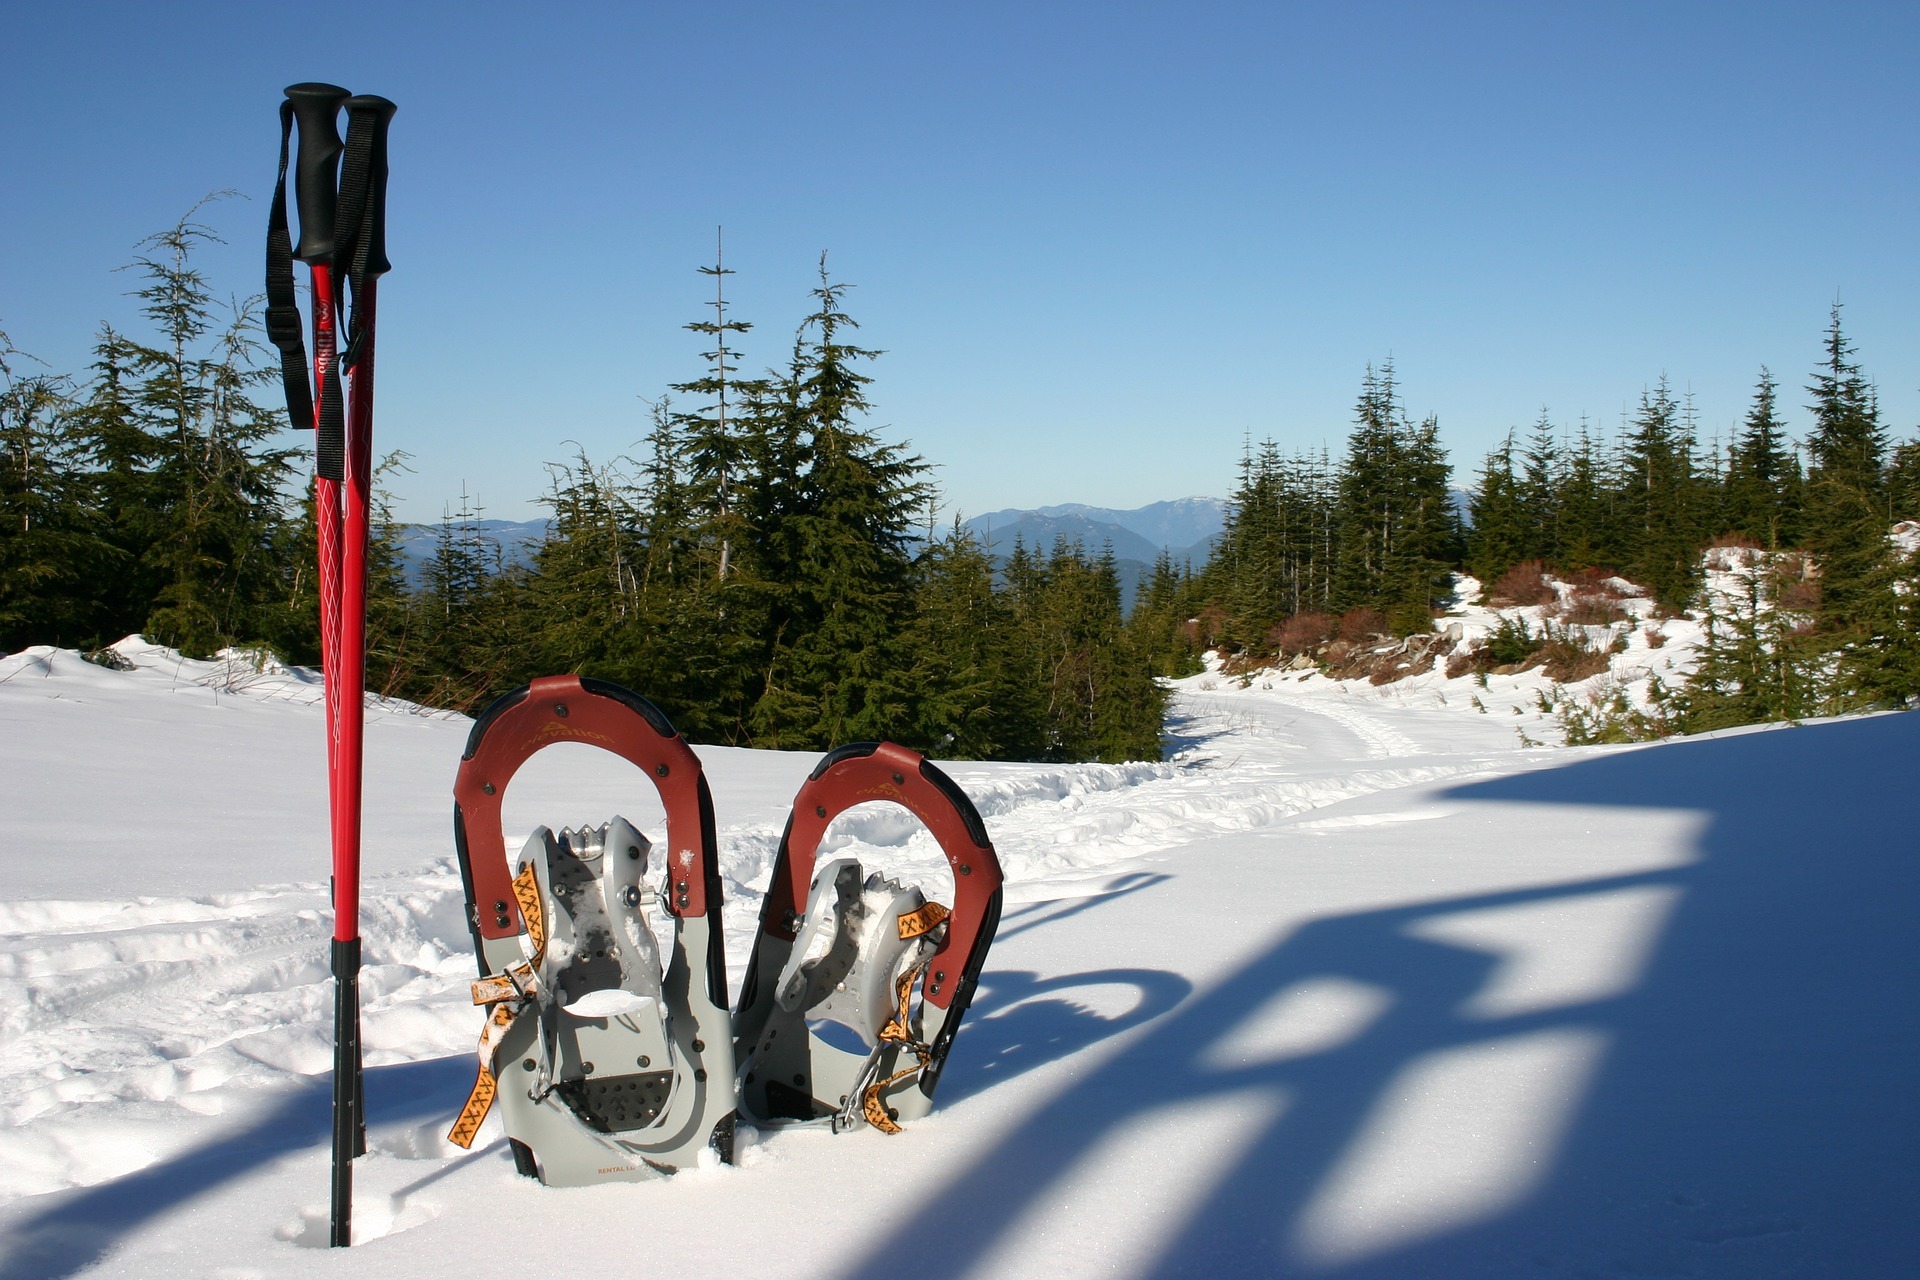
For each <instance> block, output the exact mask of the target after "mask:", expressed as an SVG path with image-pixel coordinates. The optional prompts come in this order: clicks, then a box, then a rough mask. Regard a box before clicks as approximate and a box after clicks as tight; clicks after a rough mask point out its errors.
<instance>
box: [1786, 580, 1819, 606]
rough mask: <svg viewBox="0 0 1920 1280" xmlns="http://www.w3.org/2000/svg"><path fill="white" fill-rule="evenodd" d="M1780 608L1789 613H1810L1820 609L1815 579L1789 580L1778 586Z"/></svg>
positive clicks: (1817, 582) (1817, 585)
mask: <svg viewBox="0 0 1920 1280" xmlns="http://www.w3.org/2000/svg"><path fill="white" fill-rule="evenodd" d="M1780 607H1781V608H1782V609H1785V610H1786V611H1787V612H1789V613H1812V612H1814V611H1815V610H1816V609H1818V608H1819V607H1820V582H1819V580H1818V579H1817V578H1808V579H1800V578H1789V579H1787V580H1786V581H1785V582H1782V583H1781V584H1780Z"/></svg>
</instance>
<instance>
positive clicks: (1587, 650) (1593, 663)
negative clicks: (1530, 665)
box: [1539, 629, 1609, 684]
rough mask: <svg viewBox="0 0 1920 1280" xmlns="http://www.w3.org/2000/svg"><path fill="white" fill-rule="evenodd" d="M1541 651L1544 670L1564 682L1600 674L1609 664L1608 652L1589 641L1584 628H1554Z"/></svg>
mask: <svg viewBox="0 0 1920 1280" xmlns="http://www.w3.org/2000/svg"><path fill="white" fill-rule="evenodd" d="M1539 652H1540V656H1541V659H1542V666H1541V670H1542V671H1543V672H1544V673H1545V675H1546V676H1547V678H1548V679H1550V680H1558V681H1560V682H1561V683H1562V684H1566V683H1569V682H1571V681H1574V680H1585V679H1586V678H1587V677H1588V676H1597V675H1599V674H1600V673H1601V672H1602V671H1605V670H1606V669H1607V667H1608V665H1609V662H1608V658H1607V655H1606V653H1605V652H1604V651H1602V650H1599V649H1596V648H1594V647H1593V645H1591V644H1589V643H1588V642H1587V634H1586V632H1584V631H1576V630H1572V629H1568V630H1565V631H1550V632H1549V633H1548V635H1547V638H1546V642H1545V643H1544V644H1542V645H1541V646H1540V650H1539Z"/></svg>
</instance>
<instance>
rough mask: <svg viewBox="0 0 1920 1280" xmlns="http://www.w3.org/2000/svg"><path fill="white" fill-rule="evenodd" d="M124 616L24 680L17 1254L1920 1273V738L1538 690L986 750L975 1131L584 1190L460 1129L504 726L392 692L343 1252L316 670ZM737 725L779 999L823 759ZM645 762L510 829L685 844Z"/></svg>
mask: <svg viewBox="0 0 1920 1280" xmlns="http://www.w3.org/2000/svg"><path fill="white" fill-rule="evenodd" d="M1462 621H1464V622H1466V623H1468V624H1472V623H1474V622H1475V619H1472V618H1465V619H1463V620H1462ZM1641 632H1642V634H1644V629H1641ZM1630 643H1631V642H1630ZM123 648H124V652H125V654H126V656H127V657H128V658H130V659H131V660H132V662H133V664H134V669H133V670H130V671H114V670H108V669H106V668H103V667H99V666H95V665H92V664H89V663H86V662H84V661H82V660H81V659H79V658H78V657H77V656H75V655H73V654H70V653H63V652H58V651H49V650H31V651H28V652H27V653H25V654H20V655H15V656H13V657H11V658H6V659H0V858H4V862H3V863H0V867H4V883H5V884H6V886H7V888H6V892H5V894H4V897H3V898H0V978H3V979H4V988H3V989H0V1115H3V1116H4V1124H3V1125H0V1280H27V1278H28V1277H59V1276H70V1275H80V1274H86V1275H100V1276H123V1275H124V1276H136V1275H137V1276H141V1277H170V1276H214V1277H223V1278H225V1280H241V1278H243V1277H256V1276H275V1277H278V1276H309V1275H315V1276H317V1275H346V1274H353V1275H355V1276H363V1275H364V1276H395V1277H400V1276H404V1277H408V1278H409V1280H422V1278H427V1280H431V1278H434V1277H443V1276H444V1277H454V1276H465V1275H467V1274H469V1273H471V1272H472V1271H473V1270H475V1269H477V1268H485V1269H496V1270H497V1269H506V1268H521V1269H526V1268H532V1269H538V1270H540V1271H549V1270H551V1271H557V1272H559V1273H561V1274H568V1273H571V1272H574V1271H578V1270H582V1269H591V1270H592V1271H594V1272H595V1273H597V1274H601V1275H610V1274H621V1275H627V1274H646V1275H650V1276H745V1275H750V1274H777V1275H781V1276H788V1277H805V1276H821V1277H826V1276H856V1277H875V1278H876V1280H877V1278H878V1277H882V1276H895V1275H900V1274H910V1275H917V1276H936V1277H938V1276H978V1277H1000V1276H1025V1275H1032V1276H1047V1277H1061V1276H1081V1275H1086V1276H1135V1275H1140V1276H1211V1275H1248V1276H1268V1275H1301V1276H1322V1275H1326V1276H1340V1277H1375V1276H1396V1277H1399V1276H1404V1277H1452V1276H1517V1275H1525V1276H1681V1275H1687V1276H1727V1277H1735V1276H1738V1277H1750V1276H1829V1275H1830V1276H1844V1277H1868V1276H1904V1275H1910V1274H1912V1273H1913V1267H1914V1263H1913V1259H1914V1258H1916V1257H1920V1227H1917V1226H1916V1219H1917V1218H1920V1215H1916V1214H1915V1213H1914V1211H1913V1207H1914V1205H1915V1204H1916V1203H1920V1178H1917V1177H1916V1175H1915V1173H1914V1172H1913V1168H1914V1160H1913V1152H1914V1151H1915V1150H1920V1101H1917V1100H1916V1092H1917V1091H1916V1090H1915V1089H1914V1088H1913V1081H1914V1078H1915V1067H1916V1065H1917V1064H1916V1060H1915V1058H1916V1053H1915V1051H1916V1048H1920V1034H1917V1033H1920V1025H1917V1024H1920V1014H1917V1013H1916V1003H1915V1001H1914V998H1913V992H1914V990H1915V983H1916V979H1920V964H1917V963H1916V961H1917V960H1920V931H1916V929H1915V927H1914V920H1913V916H1914V911H1915V908H1916V906H1920V893H1916V889H1920V857H1916V855H1917V854H1920V840H1917V839H1916V836H1915V834H1914V833H1915V831H1916V830H1920V798H1917V797H1916V788H1915V787H1914V786H1913V784H1912V779H1913V775H1914V761H1915V760H1916V759H1917V758H1920V716H1911V715H1889V716H1879V717H1870V718H1861V719H1852V720H1844V721H1833V722H1827V723H1818V724H1809V725H1803V726H1799V727H1793V728H1786V729H1779V730H1774V731H1764V732H1755V731H1746V732H1735V733H1729V734H1724V735H1720V736H1717V737H1713V738H1709V739H1695V740H1689V741H1684V742H1674V743H1668V744H1660V745H1655V746H1646V747H1638V748H1626V749H1623V748H1579V749H1567V748H1549V747H1542V746H1529V745H1526V742H1527V741H1534V742H1538V741H1543V740H1547V739H1548V738H1549V732H1548V731H1549V729H1550V727H1551V720H1550V719H1549V718H1547V717H1546V716H1544V715H1543V714H1542V713H1541V712H1540V710H1539V708H1538V705H1537V702H1538V700H1537V698H1535V697H1533V696H1532V692H1533V691H1531V690H1530V689H1529V688H1528V687H1527V686H1526V684H1525V679H1526V678H1529V677H1528V676H1527V673H1522V674H1521V675H1518V676H1512V677H1508V676H1492V677H1490V678H1489V680H1488V683H1487V684H1486V685H1485V686H1480V685H1479V684H1477V683H1476V682H1474V681H1473V680H1472V678H1471V677H1462V678H1460V680H1458V681H1447V680H1445V679H1444V676H1443V673H1442V672H1439V671H1435V672H1433V673H1432V674H1431V675H1429V676H1422V677H1415V678H1412V679H1409V680H1406V681H1401V682H1397V683H1396V684H1392V685H1384V686H1378V687H1374V686H1368V685H1366V684H1365V682H1352V681H1349V682H1337V681H1331V680H1328V679H1326V678H1325V677H1323V676H1317V675H1315V676H1310V677H1309V678H1308V679H1305V680H1301V679H1300V678H1299V673H1292V674H1280V673H1269V674H1267V675H1264V676H1261V677H1257V678H1255V679H1253V680H1252V681H1251V682H1249V683H1247V684H1246V685H1244V687H1243V685H1242V683H1241V682H1240V681H1238V680H1235V679H1230V678H1227V677H1224V676H1221V675H1219V674H1218V673H1212V674H1208V675H1203V676H1199V677H1195V678H1193V679H1191V680H1188V681H1184V682H1181V684H1180V687H1179V693H1178V697H1177V699H1176V702H1175V708H1174V715H1173V720H1172V724H1171V730H1172V739H1171V742H1172V749H1171V751H1170V756H1169V759H1168V760H1167V761H1166V762H1165V763H1161V764H1142V765H1127V766H1101V765H1081V766H1059V765H1020V764H996V765H987V764H967V763H959V764H954V765H952V766H950V769H951V772H952V773H953V774H954V776H955V777H956V778H957V779H958V780H959V781H960V782H961V784H962V785H963V786H964V787H965V788H966V789H967V790H968V792H969V793H970V794H971V795H972V796H973V797H974V798H975V799H976V800H977V801H978V803H979V805H980V808H981V810H982V812H983V813H984V814H985V816H986V820H987V822H988V825H989V828H990V831H991V833H992V835H993V837H994V839H995V842H996V844H997V845H998V847H999V849H1000V852H1001V855H1002V858H1003V859H1004V862H1005V865H1006V870H1007V875H1008V881H1009V895H1008V896H1009V903H1008V909H1007V912H1006V916H1005V919H1004V922H1003V924H1002V927H1001V931H1000V940H999V942H998V943H997V945H996V946H995V948H994V950H993V954H992V956H991V959H990V961H989V965H988V970H987V973H986V975H985V978H984V980H983V982H982V987H981V991H980V995H979V997H978V999H977V1000H976V1003H975V1004H974V1008H973V1012H972V1014H971V1015H970V1016H969V1018H968V1021H967V1024H966V1027H965V1029H964V1030H963V1032H962V1034H961V1036H960V1038H959V1040H958V1042H957V1045H956V1048H955V1050H954V1054H953V1058H952V1059H951V1061H950V1063H949V1066H948V1069H947V1072H946V1074H945V1077H944V1079H943V1082H942V1087H941V1092H940V1096H939V1099H938V1106H937V1108H936V1110H935V1112H934V1114H933V1116H931V1117H930V1118H928V1119H926V1120H924V1121H920V1122H917V1123H915V1124H913V1125H911V1126H910V1127H909V1128H908V1129H907V1131H906V1132H904V1133H903V1134H900V1135H898V1136H894V1137H887V1136H883V1135H881V1134H879V1133H877V1132H873V1131H861V1132H857V1133H853V1134H847V1135H842V1136H834V1135H832V1134H826V1133H819V1132H787V1133H783V1134H780V1135H777V1136H770V1135H752V1134H746V1135H744V1136H743V1141H742V1143H741V1151H740V1156H739V1160H738V1163H737V1165H735V1166H733V1167H715V1168H710V1169H697V1170H692V1171H689V1172H686V1173H683V1174H681V1175H679V1176H678V1177H675V1178H673V1179H671V1180H668V1181H663V1182H659V1183H653V1184H646V1185H618V1186H605V1187H596V1188H587V1189H581V1190H572V1191H557V1190H551V1189H547V1188H543V1187H541V1186H539V1185H538V1184H537V1183H534V1182H531V1181H528V1180H525V1179H522V1178H520V1177H518V1176H517V1175H516V1174H515V1173H514V1171H513V1165H512V1161H511V1159H510V1158H509V1157H508V1155H507V1153H506V1151H505V1146H504V1143H503V1142H502V1141H501V1139H500V1136H499V1132H498V1128H497V1122H496V1121H493V1120H489V1122H488V1127H487V1128H486V1129H485V1130H483V1132H482V1136H481V1140H480V1142H478V1143H476V1146H475V1149H474V1150H473V1151H472V1152H470V1153H469V1152H462V1151H460V1150H458V1149H457V1148H453V1147H451V1146H449V1145H447V1144H446V1143H445V1141H444V1139H443V1136H442V1135H443V1134H444V1132H445V1130H446V1127H447V1125H448V1124H449V1122H450V1121H451V1119H452V1117H453V1115H454V1113H455V1111H456V1110H457V1109H458V1107H459V1105H460V1103H461V1101H462V1100H463V1098H464V1097H465V1093H466V1088H467V1086H468V1084H469V1083H470V1081H471V1078H472V1072H473V1057H472V1046H473V1040H474V1037H475V1035H476V1033H477V1030H478V1023H479V1014H478V1013H477V1012H476V1011H475V1010H474V1009H473V1008H472V1007H471V1005H470V1004H469V1003H468V999H467V990H466V988H467V983H468V980H469V979H470V977H471V976H472V972H473V968H472V960H471V958H470V955H469V952H468V950H467V934H466V930H465V927H464V924H463V922H462V918H461V901H460V888H459V876H458V873H457V871H456V869H455V867H454V864H453V860H452V842H451V835H450V825H451V824H450V811H451V804H450V789H451V784H452V778H453V772H454V768H455V765H456V763H457V760H458V757H459V752H460V748H461V744H462V742H463V740H464V737H465V735H466V732H467V727H468V726H467V722H466V721H465V720H464V719H462V718H458V717H446V716H438V715H432V714H426V713H422V712H420V711H419V709H418V708H411V707H407V706H404V705H398V704H386V705H382V706H380V707H377V708H375V709H373V711H372V712H371V713H370V717H369V724H368V730H367V739H368V760H369V767H368V803H367V815H368V822H367V893H366V909H365V922H364V928H365V933H366V937H367V952H368V965H369V968H368V971H367V974H366V978H365V990H366V1042H367V1063H368V1068H369V1074H368V1086H367V1087H368V1102H369V1108H370V1128H371V1133H370V1145H371V1147H372V1152H371V1154H370V1155H369V1156H368V1157H367V1158H366V1159H364V1160H363V1161H361V1162H359V1165H358V1198H357V1200H356V1207H355V1222H356V1226H357V1230H358V1238H359V1240H360V1242H361V1243H360V1244H359V1245H358V1247H356V1248H355V1249H353V1250H352V1251H350V1252H346V1251H338V1250H327V1249H325V1248H321V1247H318V1246H319V1245H321V1244H323V1243H324V1240H325V1216H326V1195H327V1181H326V1169H327V1151H326V1125H327V1081H326V1076H325V1070H326V1067H327V1065H328V1061H329V1049H328V1035H329V1026H328V1018H329V1015H330V1000H331V985H330V981H329V980H328V978H327V975H326V972H325V939H326V935H327V932H328V920H327V917H326V897H325V878H326V863H327V855H326V835H325V829H324V827H325V821H324V812H325V810H324V801H323V797H322V785H323V774H324V767H323V763H322V752H323V746H322V739H321V727H320V712H319V708H318V706H317V698H318V693H319V690H318V687H317V685H316V684H315V683H314V681H313V679H312V678H311V676H310V675H308V674H306V673H301V672H297V671H296V672H284V671H279V670H269V671H266V672H255V671H252V670H250V669H248V668H247V667H246V666H245V664H244V663H241V662H237V661H236V662H232V663H226V664H196V663H183V662H181V661H180V660H179V659H178V658H177V657H174V656H173V655H170V654H168V653H167V652H166V651H164V650H158V649H153V648H142V647H139V646H124V647H123ZM1629 652H1631V650H1630V651H1629ZM1662 652H1663V650H1650V651H1649V654H1648V661H1649V662H1652V661H1654V660H1656V659H1659V660H1661V661H1664V660H1665V659H1660V658H1659V655H1660V654H1661V653H1662ZM1503 681H1507V682H1508V683H1506V684H1503V683H1502V682H1503ZM1475 699H1478V705H1477V706H1476V705H1475V703H1474V700H1475ZM1483 708H1484V710H1483ZM1516 713H1517V714H1516ZM1516 730H1518V732H1516ZM1523 739H1524V740H1523ZM699 754H700V756H701V757H702V759H703V761H704V762H705V765H706V768H707V770H708V772H709V775H710V777H711V778H712V781H713V785H714V792H715V800H716V806H717V810H718V813H719V823H720V839H721V847H722V851H723V857H724V863H725V870H726V879H727V890H728V894H729V906H728V920H729V926H730V927H729V938H728V944H729V956H730V959H731V960H732V961H733V963H734V964H735V966H736V969H735V973H734V981H735V984H736V987H737V983H738V978H739V973H738V965H739V964H740V963H741V962H742V961H743V960H744V959H745V956H746V951H747V942H748V938H749V927H750V922H751V920H752V918H753V914H754V911H755V909H756V907H757V902H758V895H759V893H760V891H761V890H762V889H763V888H764V885H765V882H766V874H767V869H768V866H769V864H770V862H771V859H772V854H773V850H774V847H775V844H776V842H777V839H778V834H779V830H780V824H781V821H782V819H783V817H784V814H785V810H786V806H787V804H788V802H789V800H790V799H791V796H792V794H793V792H794V790H795V789H796V788H797V786H798V785H799V782H800V780H801V779H802V777H804V775H805V773H806V771H807V769H808V768H809V767H810V766H811V764H812V762H813V759H812V757H809V756H795V755H785V754H779V753H771V752H751V751H739V750H726V749H715V748H701V749H700V750H699ZM626 770H627V767H626V766H624V765H622V764H619V763H618V762H615V761H610V760H609V759H608V758H606V757H604V756H600V755H598V754H596V753H592V752H588V751H585V750H584V749H568V748H555V749H553V750H551V751H549V752H547V753H544V754H543V755H542V756H541V757H539V758H538V759H537V760H536V761H535V763H534V764H533V765H531V766H529V768H528V769H527V770H526V771H523V773H522V774H521V776H520V778H519V779H518V780H516V783H515V786H514V788H513V790H512V791H511V792H510V793H509V804H508V813H507V822H508V827H509V836H510V843H512V844H514V845H517V843H518V840H519V838H520V836H521V835H522V834H523V833H524V831H525V830H526V829H527V828H528V827H531V826H532V825H534V824H535V823H547V824H550V825H553V826H560V825H571V824H574V823H578V822H580V821H583V820H588V819H591V820H594V821H596V822H597V821H600V820H604V818H605V817H607V816H608V815H610V814H612V813H615V812H621V813H625V814H626V815H627V816H628V817H630V818H632V819H634V820H635V821H636V822H637V823H638V824H639V825H640V826H641V827H642V828H643V829H647V828H651V829H653V830H655V831H656V832H657V830H658V825H659V818H658V813H657V809H656V808H655V807H654V806H655V802H654V801H653V800H652V798H651V796H652V793H651V789H650V788H648V787H647V786H646V785H645V784H644V782H642V781H641V780H639V779H638V778H636V777H633V776H632V775H630V774H629V773H628V772H627V771H626ZM835 830H836V832H837V833H839V835H840V837H842V838H843V839H844V840H845V842H846V847H849V848H852V849H856V850H860V851H862V852H863V855H864V856H868V857H870V858H873V859H878V860H879V861H881V862H882V863H883V864H884V865H887V866H889V867H890V868H891V869H894V870H897V871H901V872H905V873H907V874H909V875H912V876H918V877H922V879H923V883H926V884H928V885H929V886H930V887H933V888H935V889H936V890H937V891H936V893H935V896H939V897H945V896H946V893H947V892H948V889H947V882H946V879H945V870H944V865H943V864H942V863H941V861H940V860H939V858H938V856H937V854H936V853H935V851H934V849H933V847H932V845H931V842H930V841H929V840H928V839H927V838H926V837H925V836H924V834H915V833H914V831H913V830H911V829H910V828H908V827H907V826H903V825H902V824H901V823H899V822H897V821H895V820H892V819H891V818H889V817H888V816H887V815H886V814H885V813H884V812H881V813H875V812H873V811H871V810H865V809H862V810H856V811H854V812H853V813H851V814H849V815H848V816H847V817H846V818H845V819H843V820H842V822H841V823H840V824H838V825H837V826H836V828H835Z"/></svg>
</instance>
